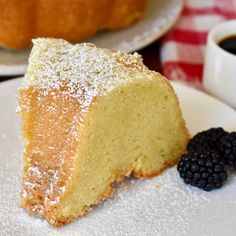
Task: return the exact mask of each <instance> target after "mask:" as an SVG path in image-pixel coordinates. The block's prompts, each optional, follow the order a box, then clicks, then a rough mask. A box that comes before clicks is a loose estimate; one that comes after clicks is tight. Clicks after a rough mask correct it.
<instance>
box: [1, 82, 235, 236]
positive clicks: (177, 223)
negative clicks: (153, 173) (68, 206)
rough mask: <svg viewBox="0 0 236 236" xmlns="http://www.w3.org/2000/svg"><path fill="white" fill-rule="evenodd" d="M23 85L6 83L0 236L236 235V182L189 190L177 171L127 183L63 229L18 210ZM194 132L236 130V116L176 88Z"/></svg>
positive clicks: (212, 101)
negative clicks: (19, 94)
mask: <svg viewBox="0 0 236 236" xmlns="http://www.w3.org/2000/svg"><path fill="white" fill-rule="evenodd" d="M19 84H20V80H19V79H18V80H12V81H9V82H3V83H0V111H1V116H0V235H1V236H5V235H8V236H9V235H12V236H15V235H17V236H31V235H37V236H38V235H63V236H65V235H82V236H88V235H89V236H90V235H96V236H102V235H108V236H110V235H117V236H120V235H122V236H124V235H129V236H130V235H131V236H132V235H133V236H139V235H140V236H141V235H142V236H144V235H145V236H146V235H147V236H151V235H153V236H154V235H155V236H158V235H164V236H170V235H171V236H179V235H180V236H183V235H188V236H189V235H196V236H199V235H201V236H202V235H209V236H210V235H213V236H217V235H221V236H222V235H230V236H231V235H236V227H235V222H236V213H235V212H236V178H235V177H231V178H230V181H228V183H227V184H226V185H225V186H224V187H223V188H222V189H219V190H215V191H212V192H204V191H202V190H199V189H197V188H194V187H191V186H187V185H185V184H184V183H183V181H182V180H181V179H180V178H179V176H178V174H177V171H176V167H173V168H172V169H169V170H167V171H165V172H164V174H163V175H161V176H159V177H155V178H153V179H150V180H135V179H127V180H126V181H125V182H123V183H122V184H120V185H119V187H118V189H117V191H116V194H115V196H114V197H113V198H112V199H110V200H107V201H106V202H104V203H102V204H100V205H99V206H97V207H95V208H94V209H93V210H92V211H91V212H90V213H89V214H88V215H86V216H85V217H84V218H82V219H80V220H77V221H75V222H73V223H71V224H69V225H67V226H64V227H62V228H57V229H56V228H53V227H51V226H49V225H48V223H47V222H46V221H45V220H41V219H38V218H35V217H33V216H29V214H27V213H26V212H25V211H24V210H23V209H21V208H20V207H19V206H18V201H19V189H20V174H19V173H20V170H21V167H22V159H21V154H22V141H21V135H20V127H19V117H17V115H16V114H15V96H16V93H17V87H18V86H19ZM173 85H174V88H175V90H176V92H177V94H178V96H179V99H180V105H181V107H182V110H183V114H184V117H185V119H186V121H187V125H188V127H189V129H190V131H191V133H195V132H198V131H201V130H203V129H207V128H209V127H214V126H222V127H224V128H226V129H227V130H236V112H235V111H234V110H233V109H231V108H230V107H228V106H227V105H225V104H223V103H221V102H219V101H218V100H216V99H214V98H212V97H209V96H207V95H205V94H203V93H201V92H198V91H196V90H194V89H191V88H188V87H185V86H183V85H180V84H176V83H174V84H173Z"/></svg>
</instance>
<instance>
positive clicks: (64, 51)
mask: <svg viewBox="0 0 236 236" xmlns="http://www.w3.org/2000/svg"><path fill="white" fill-rule="evenodd" d="M33 42H34V47H33V49H32V52H31V55H30V59H29V67H28V69H27V73H26V75H25V79H24V80H23V85H22V89H26V88H29V87H30V86H35V87H36V88H37V89H38V88H40V89H41V90H43V95H44V96H46V95H47V94H48V93H51V94H52V93H55V90H60V89H61V88H62V87H66V89H65V90H63V91H62V92H61V93H62V94H63V95H64V96H73V97H75V98H77V99H78V101H79V103H80V105H81V106H82V107H87V106H89V105H90V103H91V102H92V99H93V98H94V97H95V96H102V95H104V94H106V93H108V92H109V91H111V90H112V89H113V88H116V87H118V86H120V85H122V84H126V83H127V82H129V81H130V80H132V77H131V76H129V73H130V71H132V70H146V71H147V68H146V67H145V66H144V65H143V63H142V58H141V56H140V55H138V54H137V53H134V54H133V55H128V54H126V53H123V52H115V51H111V50H109V49H100V48H97V47H95V46H94V45H93V44H89V43H83V44H76V45H72V44H70V43H68V42H66V41H64V40H58V39H45V38H41V39H36V40H33ZM18 109H19V108H18Z"/></svg>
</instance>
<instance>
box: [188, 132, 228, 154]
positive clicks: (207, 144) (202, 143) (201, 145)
mask: <svg viewBox="0 0 236 236" xmlns="http://www.w3.org/2000/svg"><path fill="white" fill-rule="evenodd" d="M226 134H228V133H227V132H226V131H225V130H224V129H223V128H211V129H208V130H206V131H202V132H200V133H198V134H196V135H195V136H194V137H193V138H192V139H191V140H190V142H189V143H188V146H187V149H188V151H195V150H198V149H204V150H216V147H217V143H218V141H219V140H220V139H221V138H222V137H223V136H225V135H226Z"/></svg>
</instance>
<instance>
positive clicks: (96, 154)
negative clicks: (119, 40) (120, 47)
mask: <svg viewBox="0 0 236 236" xmlns="http://www.w3.org/2000/svg"><path fill="white" fill-rule="evenodd" d="M33 42H34V46H33V49H32V52H31V55H30V58H29V67H28V70H27V73H26V75H25V78H24V80H23V84H22V86H21V88H20V89H19V110H20V111H21V113H22V118H23V119H22V122H23V134H24V139H25V150H24V171H23V182H22V192H21V206H22V207H24V208H26V209H27V210H28V211H31V212H35V213H38V214H41V215H43V216H44V217H45V218H46V219H47V220H48V221H49V223H50V224H52V225H54V226H60V225H64V224H66V223H69V222H70V221H72V220H75V219H76V218H78V217H80V216H83V215H84V214H85V213H86V212H87V211H88V209H89V207H90V206H93V205H95V204H98V203H99V202H101V201H102V200H105V199H106V198H108V197H110V196H111V195H112V190H113V187H112V185H113V183H115V182H117V181H120V180H122V179H123V178H124V177H125V176H130V175H133V176H135V177H138V178H149V177H153V176H156V175H158V174H160V173H161V172H162V171H163V170H164V169H165V168H167V167H170V166H172V165H174V164H175V163H176V162H177V161H178V160H179V158H180V156H181V155H182V154H183V153H184V152H185V150H186V145H187V142H188V140H189V134H188V131H187V129H186V126H185V122H184V120H183V117H182V114H181V110H180V108H179V103H178V100H177V97H176V95H175V93H174V90H173V89H172V87H171V85H170V83H169V82H168V81H167V80H166V79H165V78H164V77H162V76H161V75H160V74H159V73H157V72H154V71H150V70H149V69H148V68H147V67H146V66H144V64H143V62H142V58H141V56H139V55H138V54H137V53H135V54H132V55H129V54H126V53H123V52H116V51H112V50H110V49H101V48H97V47H95V46H94V45H93V44H88V43H83V44H76V45H72V44H70V43H68V42H66V41H64V40H59V39H43V38H41V39H37V40H34V41H33Z"/></svg>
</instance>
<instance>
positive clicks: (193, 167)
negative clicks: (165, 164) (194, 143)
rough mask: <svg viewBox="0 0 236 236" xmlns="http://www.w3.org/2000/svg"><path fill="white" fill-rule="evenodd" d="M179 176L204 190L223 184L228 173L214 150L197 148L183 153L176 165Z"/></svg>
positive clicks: (187, 182)
mask: <svg viewBox="0 0 236 236" xmlns="http://www.w3.org/2000/svg"><path fill="white" fill-rule="evenodd" d="M177 170H178V171H179V174H180V177H181V178H182V179H183V180H184V182H185V183H186V184H190V185H193V186H196V187H199V188H202V189H204V190H205V191H211V190H213V189H216V188H220V187H222V186H223V182H224V181H226V180H227V178H228V175H227V172H226V171H225V169H224V164H223V163H222V161H221V158H220V156H219V154H218V153H217V152H215V151H209V150H208V151H206V150H197V151H193V152H189V153H187V154H184V155H183V156H182V158H181V160H180V162H179V164H178V166H177Z"/></svg>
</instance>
